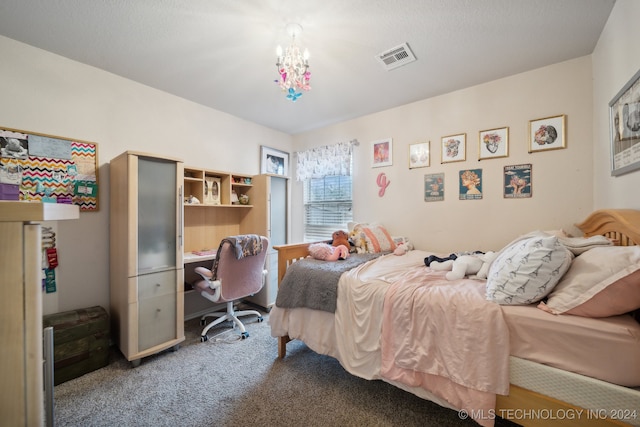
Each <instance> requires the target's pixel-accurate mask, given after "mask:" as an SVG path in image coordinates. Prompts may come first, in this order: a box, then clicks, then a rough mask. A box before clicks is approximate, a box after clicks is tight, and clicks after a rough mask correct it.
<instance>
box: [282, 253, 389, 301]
mask: <svg viewBox="0 0 640 427" xmlns="http://www.w3.org/2000/svg"><path fill="white" fill-rule="evenodd" d="M380 255H383V254H381V253H377V254H351V256H350V257H349V258H347V259H345V260H341V261H320V260H317V259H313V258H305V259H302V260H300V261H296V262H294V263H293V264H291V265H290V266H289V268H287V273H286V274H285V275H284V278H283V279H282V283H280V287H279V288H278V296H277V297H276V305H277V306H278V307H282V308H296V307H307V308H312V309H314V310H322V311H328V312H330V313H335V311H336V302H337V298H338V280H340V276H341V275H342V273H344V272H345V271H348V270H351V269H352V268H354V267H357V266H358V265H360V264H363V263H365V262H367V261H371V260H372V259H374V258H377V257H379V256H380Z"/></svg>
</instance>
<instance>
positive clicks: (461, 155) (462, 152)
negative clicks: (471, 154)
mask: <svg viewBox="0 0 640 427" xmlns="http://www.w3.org/2000/svg"><path fill="white" fill-rule="evenodd" d="M441 158H442V163H449V162H462V161H464V160H466V158H467V134H466V133H459V134H457V135H449V136H443V137H442V149H441Z"/></svg>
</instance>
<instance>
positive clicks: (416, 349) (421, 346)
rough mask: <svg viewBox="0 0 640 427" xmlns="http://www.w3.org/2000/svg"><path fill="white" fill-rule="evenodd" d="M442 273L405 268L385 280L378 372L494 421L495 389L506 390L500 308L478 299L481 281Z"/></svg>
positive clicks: (481, 421) (506, 359)
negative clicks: (396, 277)
mask: <svg viewBox="0 0 640 427" xmlns="http://www.w3.org/2000/svg"><path fill="white" fill-rule="evenodd" d="M444 274H445V272H436V271H431V270H429V269H426V268H422V269H410V270H408V271H407V272H406V274H404V275H403V276H402V277H401V278H400V279H399V280H397V281H395V282H394V283H392V284H391V285H390V287H389V289H388V290H387V292H386V294H385V298H384V310H383V313H384V314H383V321H382V340H381V350H382V367H381V376H382V377H383V378H385V379H388V380H392V381H398V382H400V383H402V384H406V385H409V386H413V387H422V388H424V389H426V390H428V391H430V392H431V393H433V394H434V395H436V396H438V397H440V398H442V399H444V400H446V401H447V402H449V403H450V404H452V405H453V406H454V407H456V408H460V409H465V410H467V411H468V413H469V415H476V416H475V417H474V418H475V419H476V421H477V422H478V423H479V424H482V425H493V420H492V419H490V418H491V417H490V414H491V411H492V410H493V408H495V397H496V394H503V395H506V394H508V392H509V330H508V327H507V325H506V323H505V321H504V319H503V317H502V310H501V309H500V306H499V305H498V304H495V303H492V302H489V301H486V300H485V295H484V293H485V282H484V281H481V280H471V279H463V280H458V281H448V280H447V279H445V277H444ZM478 415H479V416H478ZM483 416H484V417H486V419H483Z"/></svg>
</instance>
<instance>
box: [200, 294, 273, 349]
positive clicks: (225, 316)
mask: <svg viewBox="0 0 640 427" xmlns="http://www.w3.org/2000/svg"><path fill="white" fill-rule="evenodd" d="M251 315H253V316H258V322H262V321H263V320H264V318H263V317H262V314H260V312H259V311H257V310H239V311H235V309H234V308H233V301H228V302H227V311H226V312H223V311H217V312H215V313H207V314H205V315H203V316H202V317H201V318H200V322H201V324H203V325H204V324H205V323H206V320H205V319H206V318H207V317H217V319H216V320H214V321H213V322H211V323H208V324H207V325H206V326H205V327H204V329H203V330H202V332H201V333H200V341H201V342H204V341H207V340H208V339H209V337H208V336H207V333H208V332H209V329H211V328H213V327H214V326H216V325H219V324H220V323H222V322H226V321H227V320H230V321H232V322H233V326H234V328H235V327H236V326H238V328H240V336H241V337H242V339H245V338H247V337H248V336H249V332H247V330H246V329H245V327H244V325H243V324H242V322H241V321H240V319H239V317H242V316H251Z"/></svg>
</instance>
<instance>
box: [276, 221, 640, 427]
mask: <svg viewBox="0 0 640 427" xmlns="http://www.w3.org/2000/svg"><path fill="white" fill-rule="evenodd" d="M577 227H578V228H579V229H580V230H582V231H583V233H584V236H585V239H583V240H581V239H571V238H566V239H563V238H562V236H553V235H552V234H548V233H542V232H540V233H531V234H530V235H527V236H522V237H521V238H519V239H516V240H514V242H512V243H511V244H509V245H507V246H506V247H505V249H503V250H502V251H501V253H500V254H499V255H498V257H497V258H496V261H494V263H493V264H492V267H491V270H490V276H489V278H488V279H487V280H477V279H473V278H464V279H460V280H455V281H449V280H447V279H446V278H445V277H444V276H445V272H442V271H434V270H432V269H430V268H428V267H426V266H425V262H424V261H425V258H426V257H428V256H429V255H433V253H431V252H426V251H420V250H414V251H409V252H407V253H406V254H405V255H402V256H396V255H393V254H378V255H376V256H372V255H371V254H366V255H355V254H354V255H352V257H351V258H353V260H351V261H350V262H351V263H352V265H350V266H349V267H350V268H349V269H347V270H346V271H344V272H340V273H339V274H338V276H337V277H338V278H339V280H337V279H336V280H337V284H335V285H334V286H335V288H334V289H330V290H329V291H326V292H325V291H323V290H322V289H319V290H318V289H316V290H314V291H313V292H312V293H315V294H316V295H315V297H314V298H313V300H312V301H311V302H310V303H305V302H304V301H302V300H303V299H304V298H303V297H300V295H301V294H302V295H303V294H304V293H305V292H302V293H300V292H299V293H298V296H297V297H296V298H297V299H298V300H300V301H298V302H292V300H291V299H289V300H287V298H286V296H287V295H288V294H290V293H291V292H292V291H291V289H292V288H295V287H296V285H297V286H298V287H300V286H302V285H300V283H302V282H305V281H304V280H300V279H297V280H295V281H292V280H288V279H289V278H287V279H285V273H286V272H287V269H288V268H290V267H294V268H291V271H290V273H291V274H290V276H292V275H293V271H294V270H296V269H298V267H300V268H302V267H303V266H304V264H305V263H307V262H308V260H309V259H308V258H307V256H308V254H309V252H308V246H309V245H308V244H295V245H282V246H277V247H275V249H277V250H278V263H279V266H278V278H279V284H280V289H279V295H278V302H277V303H276V306H274V307H273V309H272V310H271V313H270V316H269V322H270V325H271V333H272V335H273V336H274V337H278V354H279V357H281V358H282V357H285V355H286V345H287V342H289V341H290V340H291V339H299V340H302V341H303V342H304V343H305V344H306V345H307V346H308V347H309V348H311V349H312V350H314V351H316V352H318V353H321V354H326V355H329V356H332V357H335V358H336V359H338V360H339V361H340V363H341V364H342V366H343V367H344V368H345V369H346V370H347V371H348V372H350V373H352V374H353V375H356V376H359V377H361V378H365V379H381V380H384V381H386V382H388V383H390V384H393V385H395V386H397V387H399V388H401V389H403V390H406V391H409V392H411V393H413V394H416V395H417V396H420V397H422V398H424V399H428V400H431V401H434V402H436V403H438V404H440V405H442V406H445V407H449V408H452V409H455V410H459V411H460V410H464V411H465V414H466V415H468V416H469V417H471V418H473V419H474V420H475V421H476V422H477V423H478V424H480V425H484V426H491V425H493V424H494V420H495V417H496V416H499V417H501V418H505V419H510V420H512V421H514V422H516V423H517V424H521V425H525V426H529V425H531V426H534V425H549V424H550V423H553V425H576V426H578V425H579V426H584V425H591V424H592V425H637V426H640V323H638V321H637V320H636V319H637V318H636V317H634V315H635V314H637V312H638V308H640V305H637V304H638V303H637V301H638V300H639V299H640V298H638V297H639V294H638V293H639V292H640V247H638V246H637V245H638V243H640V211H635V210H612V209H610V210H599V211H595V212H594V213H592V214H591V215H590V216H589V217H588V218H587V219H586V220H585V221H584V222H582V223H580V224H577ZM590 236H606V237H607V239H602V238H601V239H602V240H605V241H606V244H605V243H603V242H602V241H601V240H598V239H597V238H595V241H593V240H592V238H590ZM587 237H589V239H586V238H587ZM609 240H611V241H613V242H615V245H616V246H608V245H609V244H610V242H609ZM549 242H551V243H553V245H551V244H550V243H549ZM557 242H562V243H565V244H566V246H565V245H559V244H558V243H557ZM547 247H548V248H549V250H547V249H546V248H547ZM567 247H568V248H569V249H571V251H570V252H571V253H570V254H569V255H568V256H565V254H566V253H567V251H568V250H567ZM516 249H517V251H516ZM540 250H543V252H544V251H546V252H544V253H545V254H546V255H544V256H542V257H541V256H540ZM509 251H511V253H510V252H509ZM552 251H553V255H554V256H555V255H558V254H559V255H563V256H564V258H563V259H564V261H562V262H561V263H558V265H557V266H551V269H550V270H549V271H548V272H546V273H545V270H544V269H545V268H547V267H549V266H550V265H551V264H552V263H551V264H550V263H549V262H548V261H549V259H550V258H549V254H551V252H552ZM524 252H527V253H526V256H522V257H520V258H518V257H519V256H520V255H522V254H523V253H524ZM536 254H537V255H536ZM358 257H364V258H363V260H362V261H361V263H358V262H357V261H356V259H357V258H358ZM351 258H349V259H351ZM303 259H305V262H304V263H299V261H301V260H303ZM536 260H537V262H539V265H538V266H537V267H536V268H535V269H534V270H525V269H524V267H522V266H523V265H525V264H524V263H525V262H526V263H528V264H532V263H535V262H536ZM315 262H316V264H317V263H325V264H324V268H327V264H329V263H327V262H323V261H315ZM337 263H340V261H338V262H336V263H330V264H337ZM528 264H527V265H526V266H527V267H529V265H528ZM498 265H499V266H500V267H501V268H498ZM521 267H522V268H521ZM520 269H521V270H522V271H521V272H520V273H522V272H523V271H529V273H528V274H527V275H526V277H523V276H522V275H520V276H518V274H520V273H519V272H518V270H520ZM298 274H300V273H298ZM334 274H335V272H334ZM492 274H493V276H492ZM545 274H546V275H548V276H549V277H551V276H553V275H560V277H559V278H558V282H559V283H558V284H557V285H556V286H555V288H554V290H553V291H552V292H551V293H550V294H549V295H547V298H548V299H545V301H546V304H541V306H538V305H539V304H538V303H537V302H536V303H532V304H523V303H516V302H517V301H518V298H524V297H525V296H526V294H527V292H528V291H527V290H525V287H529V288H528V289H533V288H531V285H533V287H534V288H537V289H541V287H542V285H541V283H543V284H544V283H546V282H545V280H546V279H545ZM325 275H326V276H329V275H330V274H329V273H326V274H325ZM501 275H502V276H501ZM534 276H535V277H534ZM505 278H506V279H505ZM510 278H511V279H510ZM518 280H524V281H523V282H521V284H520V282H518ZM534 282H535V283H534ZM514 284H517V287H515V288H514V287H513V286H512V285H514ZM304 286H305V289H312V288H311V287H310V286H309V284H308V283H307V284H305V285H304ZM510 286H512V290H511V292H512V295H510V296H508V297H507V298H509V299H508V301H511V299H510V298H514V297H515V298H516V300H515V301H514V304H513V305H510V304H496V302H492V301H488V300H487V298H486V295H487V289H489V288H493V289H494V294H495V293H498V294H500V293H501V292H503V291H505V289H504V288H505V287H506V288H507V289H506V291H505V292H507V291H508V290H509V287H510ZM545 286H546V285H545ZM298 291H300V289H298ZM309 292H311V291H309ZM554 292H555V294H554ZM281 294H282V295H281ZM318 294H319V295H320V296H321V298H320V302H318V298H317V296H318ZM336 294H337V298H336V296H335V295H336ZM507 294H508V292H507ZM312 296H313V295H312ZM301 298H302V300H301ZM497 298H498V301H504V294H503V299H502V300H500V299H499V297H497ZM323 299H324V300H323ZM573 300H576V301H578V302H576V301H573ZM301 301H302V302H301ZM332 303H333V305H332ZM632 310H635V311H634V312H633V313H632V312H631V311H632ZM545 311H547V312H545ZM548 311H551V312H555V313H557V312H564V314H551V313H549V312H548ZM567 313H570V314H567ZM612 313H614V314H612Z"/></svg>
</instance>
